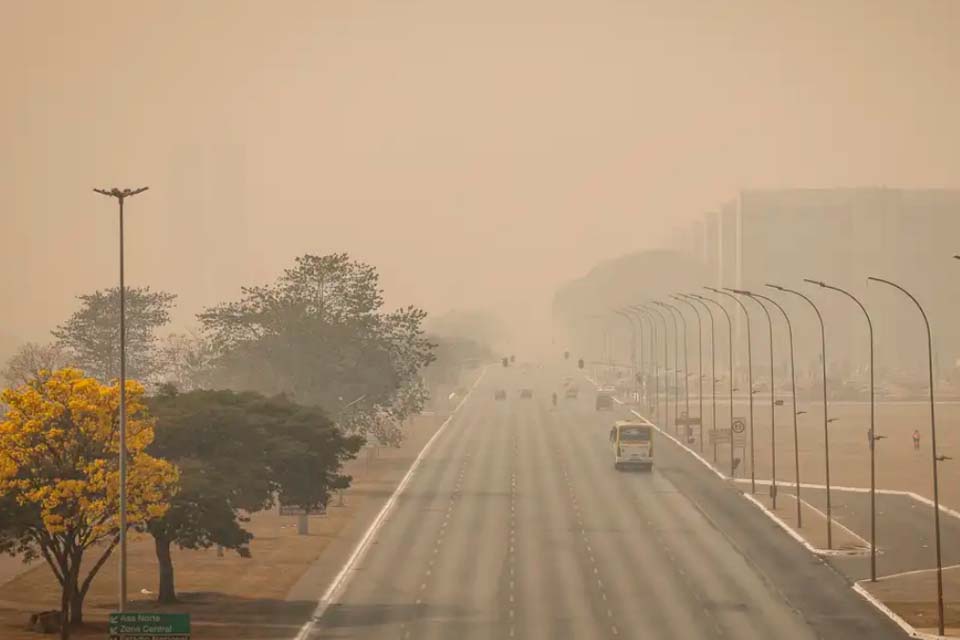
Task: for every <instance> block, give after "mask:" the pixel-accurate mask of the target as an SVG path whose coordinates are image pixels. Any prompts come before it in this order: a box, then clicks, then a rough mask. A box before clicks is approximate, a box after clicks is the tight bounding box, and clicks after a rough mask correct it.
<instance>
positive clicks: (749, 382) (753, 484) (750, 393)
mask: <svg viewBox="0 0 960 640" xmlns="http://www.w3.org/2000/svg"><path fill="white" fill-rule="evenodd" d="M704 289H709V290H710V291H713V292H714V293H718V294H720V295H723V296H727V297H728V298H730V299H731V300H733V301H734V302H736V303H737V305H739V306H740V308H741V309H742V310H743V317H744V318H746V320H747V386H748V387H749V388H748V389H747V399H748V402H749V407H750V409H749V411H750V493H756V492H757V472H756V465H755V464H754V460H755V458H754V455H755V453H756V447H754V444H753V443H754V440H753V347H752V346H751V345H752V343H753V340H752V339H751V337H750V314H749V313H748V312H747V307H746V305H744V304H743V303H742V302H740V299H739V298H737V296H735V295H733V294H732V293H730V292H728V291H723V290H721V289H715V288H713V287H704ZM730 384H733V381H731V382H730ZM730 441H731V442H733V428H732V425H731V430H730Z"/></svg>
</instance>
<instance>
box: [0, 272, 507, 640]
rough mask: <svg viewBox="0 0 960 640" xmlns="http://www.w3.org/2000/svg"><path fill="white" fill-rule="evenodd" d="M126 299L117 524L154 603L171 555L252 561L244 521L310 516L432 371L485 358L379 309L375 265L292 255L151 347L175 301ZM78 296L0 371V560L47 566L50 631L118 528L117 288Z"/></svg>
mask: <svg viewBox="0 0 960 640" xmlns="http://www.w3.org/2000/svg"><path fill="white" fill-rule="evenodd" d="M126 294H127V295H126V323H127V324H126V326H127V373H128V379H127V385H126V386H127V406H126V411H127V430H128V432H127V433H128V440H127V446H128V455H129V467H128V470H129V476H128V478H129V479H128V495H129V506H128V518H127V523H126V524H127V526H128V527H130V528H132V529H135V530H137V531H140V532H143V533H145V534H149V535H150V536H151V537H152V539H153V543H154V548H155V552H156V560H157V566H158V576H159V584H158V586H157V591H156V594H157V599H158V600H159V601H160V602H162V603H171V602H176V601H177V597H178V596H177V589H176V580H175V567H174V564H173V559H172V558H173V554H172V553H171V549H172V548H174V547H176V548H179V549H206V548H210V547H214V546H216V547H218V549H220V550H230V551H234V552H236V553H238V554H240V555H241V556H248V555H249V554H250V553H251V541H252V540H253V533H251V531H250V530H249V528H248V527H247V526H245V525H247V523H249V522H250V518H251V516H252V515H254V514H256V513H258V512H261V511H264V510H267V509H270V508H272V507H274V506H275V505H276V504H278V503H280V504H284V505H297V506H299V507H302V508H304V509H307V510H309V511H311V512H317V511H323V509H325V507H326V506H327V503H328V500H329V498H330V496H331V495H332V494H335V493H336V492H338V491H342V490H343V489H346V488H347V487H348V486H349V485H350V481H351V477H350V476H349V475H347V474H345V473H343V471H342V467H343V464H344V463H345V462H346V461H348V460H351V459H353V458H355V457H356V455H357V452H358V451H359V449H360V447H361V446H362V445H363V444H364V442H366V441H367V440H373V441H375V442H379V443H380V444H387V443H391V444H397V443H399V442H400V441H401V440H402V438H403V428H404V425H405V423H406V421H407V420H408V419H409V418H410V417H412V416H413V415H416V414H418V413H419V412H420V411H421V410H422V409H423V406H424V403H425V402H426V401H427V399H428V392H427V389H428V384H430V383H429V382H428V380H427V378H428V377H433V378H436V379H446V378H449V377H450V376H451V375H453V374H452V373H451V372H454V371H455V370H456V369H457V367H458V366H460V364H461V363H462V362H464V361H470V362H471V363H475V362H476V361H478V360H480V359H483V358H486V357H488V356H489V349H488V348H487V347H485V346H483V345H481V344H479V343H474V342H471V341H470V340H467V339H464V338H458V337H451V336H449V335H447V336H442V337H437V338H436V340H435V339H434V338H432V337H428V336H427V334H426V331H425V329H424V327H423V323H424V320H425V318H426V313H425V312H424V311H423V310H421V309H418V308H416V307H412V306H407V307H401V308H399V309H392V310H387V309H385V308H384V302H383V292H382V291H381V289H380V286H379V276H378V274H377V271H376V269H375V268H374V267H372V266H370V265H366V264H363V263H361V262H357V261H355V260H352V259H351V258H350V257H349V256H348V255H346V254H332V255H326V256H313V255H305V256H301V257H299V258H297V259H296V260H295V261H294V263H293V264H292V266H291V267H290V268H289V269H286V270H284V271H283V273H282V274H281V275H280V276H279V277H278V278H277V279H276V281H275V282H273V283H270V284H267V285H257V286H249V287H244V288H242V290H241V291H240V294H239V295H238V296H237V297H236V298H235V299H232V300H227V301H223V302H220V303H216V304H213V305H211V306H210V307H208V308H206V309H203V310H202V311H201V312H200V313H199V314H197V320H198V327H196V328H195V329H194V330H192V331H187V332H180V333H171V334H167V335H165V336H161V331H163V330H165V329H166V327H167V326H168V325H169V323H170V318H171V312H172V311H173V309H174V304H175V302H176V296H175V295H174V294H172V293H168V292H164V291H155V290H152V289H150V288H149V287H141V288H128V289H127V291H126ZM78 302H79V305H78V309H77V310H76V312H74V313H73V314H72V315H71V316H70V317H69V318H67V319H66V320H65V321H64V322H63V323H62V324H61V325H59V326H58V327H56V328H55V329H54V330H53V331H52V332H51V335H52V338H53V340H52V341H51V342H50V343H48V344H36V343H32V344H27V345H24V346H22V347H21V349H20V350H19V351H18V352H17V353H16V354H15V355H14V356H13V358H11V359H10V361H9V362H8V363H7V366H6V367H5V369H4V370H3V371H2V374H3V376H4V378H5V382H6V384H7V385H8V388H7V389H6V391H4V392H3V395H2V402H3V403H4V406H3V413H2V414H0V415H2V417H0V552H6V553H9V554H11V555H15V556H17V557H19V558H21V559H23V560H25V561H27V560H33V559H42V560H43V561H44V562H45V563H46V564H47V566H48V567H49V569H50V571H51V572H52V573H53V575H54V576H55V577H56V580H57V583H58V584H59V585H60V587H61V590H62V594H61V607H60V610H61V612H62V613H61V619H62V620H66V621H69V624H62V625H61V627H62V628H61V637H63V638H67V637H69V635H70V629H71V625H73V626H76V625H79V624H81V623H82V622H83V604H84V597H85V596H86V594H87V593H88V592H89V590H90V586H91V584H92V583H93V581H94V580H95V579H96V577H97V575H98V572H99V571H100V569H101V568H102V567H103V566H104V564H105V563H106V562H107V560H108V558H110V556H111V554H113V553H114V551H115V548H116V546H117V544H118V540H119V538H118V536H119V530H120V522H119V514H118V510H119V507H118V494H117V486H118V478H119V468H118V467H119V464H118V457H119V456H118V454H119V414H118V409H119V386H118V382H117V378H118V375H119V357H120V354H119V340H118V334H119V291H118V290H117V289H108V290H104V291H95V292H93V293H90V294H86V295H82V296H80V297H79V299H78ZM438 356H439V361H437V362H436V363H435V367H431V370H429V371H428V369H427V367H428V365H430V364H431V363H433V362H434V361H435V360H437V358H438Z"/></svg>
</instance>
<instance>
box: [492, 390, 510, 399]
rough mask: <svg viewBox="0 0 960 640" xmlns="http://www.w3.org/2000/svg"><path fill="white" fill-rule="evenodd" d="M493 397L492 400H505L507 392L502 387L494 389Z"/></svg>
mask: <svg viewBox="0 0 960 640" xmlns="http://www.w3.org/2000/svg"><path fill="white" fill-rule="evenodd" d="M493 399H494V400H506V399H507V392H506V391H504V390H503V389H497V390H496V391H494V392H493Z"/></svg>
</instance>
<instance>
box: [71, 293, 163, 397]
mask: <svg viewBox="0 0 960 640" xmlns="http://www.w3.org/2000/svg"><path fill="white" fill-rule="evenodd" d="M79 300H80V308H79V309H78V310H77V311H76V312H74V314H73V315H72V316H70V318H68V319H67V321H66V322H64V323H63V324H61V325H60V326H58V327H57V328H56V329H54V330H53V332H52V333H53V336H54V337H55V338H57V341H58V344H59V346H60V347H62V348H63V349H64V350H65V351H66V352H67V354H68V357H69V359H70V361H71V362H72V363H73V364H75V365H76V366H78V367H80V368H82V369H83V370H84V371H85V372H86V373H87V374H88V375H90V376H93V377H94V378H97V379H98V380H100V381H101V382H109V381H111V380H114V379H116V378H118V377H119V376H120V288H119V287H114V288H112V289H107V290H104V291H94V292H93V293H91V294H88V295H82V296H79ZM175 300H176V296H175V295H174V294H172V293H166V292H163V291H151V290H150V287H138V288H134V287H127V288H126V296H125V301H124V305H125V307H126V334H127V335H126V340H127V376H128V377H130V378H136V379H138V380H152V379H153V377H154V376H155V375H156V373H157V372H158V370H159V366H160V365H159V363H158V360H157V337H156V330H157V329H159V328H160V327H162V326H164V325H165V324H167V323H168V322H170V309H171V308H173V305H174V301H175Z"/></svg>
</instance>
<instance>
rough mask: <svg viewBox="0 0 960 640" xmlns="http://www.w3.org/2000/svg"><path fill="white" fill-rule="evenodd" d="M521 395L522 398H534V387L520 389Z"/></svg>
mask: <svg viewBox="0 0 960 640" xmlns="http://www.w3.org/2000/svg"><path fill="white" fill-rule="evenodd" d="M520 397H521V398H532V397H533V389H520Z"/></svg>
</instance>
